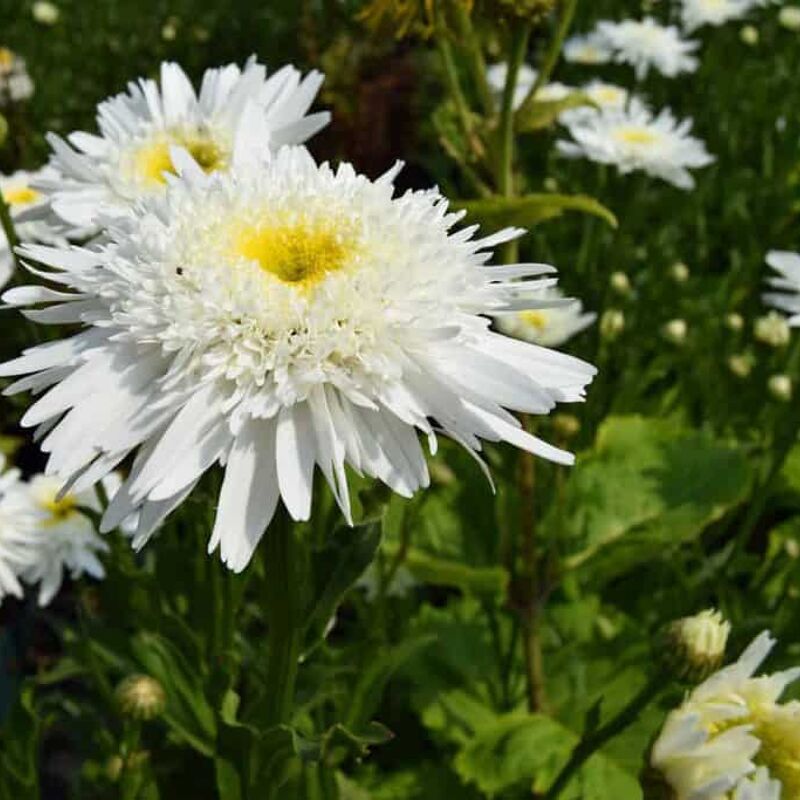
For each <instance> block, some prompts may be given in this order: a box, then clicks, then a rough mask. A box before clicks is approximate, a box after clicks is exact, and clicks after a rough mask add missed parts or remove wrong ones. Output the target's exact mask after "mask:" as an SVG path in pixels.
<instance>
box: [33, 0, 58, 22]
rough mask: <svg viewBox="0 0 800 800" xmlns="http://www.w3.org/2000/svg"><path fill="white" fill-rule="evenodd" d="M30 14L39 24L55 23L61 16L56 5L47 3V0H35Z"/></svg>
mask: <svg viewBox="0 0 800 800" xmlns="http://www.w3.org/2000/svg"><path fill="white" fill-rule="evenodd" d="M31 14H32V15H33V18H34V19H35V20H36V21H37V22H38V23H39V24H40V25H55V24H56V22H58V18H59V17H60V16H61V12H60V11H59V10H58V6H56V5H53V3H48V2H47V0H37V2H36V3H34V4H33V6H31Z"/></svg>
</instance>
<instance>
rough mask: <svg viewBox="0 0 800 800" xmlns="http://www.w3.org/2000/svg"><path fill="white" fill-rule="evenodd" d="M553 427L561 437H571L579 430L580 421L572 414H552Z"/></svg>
mask: <svg viewBox="0 0 800 800" xmlns="http://www.w3.org/2000/svg"><path fill="white" fill-rule="evenodd" d="M553 429H554V430H555V432H556V433H557V434H558V435H559V436H560V437H561V438H562V439H571V438H572V437H573V436H577V435H578V433H580V430H581V421H580V420H579V419H578V418H577V417H576V416H573V415H572V414H554V415H553Z"/></svg>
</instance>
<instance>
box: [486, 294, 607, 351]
mask: <svg viewBox="0 0 800 800" xmlns="http://www.w3.org/2000/svg"><path fill="white" fill-rule="evenodd" d="M540 297H541V299H542V300H543V301H545V303H550V304H551V307H550V308H547V307H542V308H537V309H533V310H525V311H515V312H513V313H511V314H500V315H497V316H495V322H496V323H497V327H498V329H499V330H501V331H502V332H503V333H505V334H507V335H508V336H513V337H514V338H515V339H522V340H524V341H526V342H532V343H533V344H538V345H541V346H542V347H560V346H561V345H562V344H564V343H565V342H567V341H569V340H570V339H571V338H572V337H573V336H575V334H577V333H580V332H581V331H582V330H585V329H586V328H588V327H589V326H590V325H591V324H592V323H593V322H594V321H595V319H597V314H595V313H593V312H589V313H583V303H581V301H580V300H571V299H569V300H565V298H564V295H563V294H562V293H561V291H560V290H558V289H545V290H544V291H543V292H541V294H540Z"/></svg>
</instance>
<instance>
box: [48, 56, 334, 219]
mask: <svg viewBox="0 0 800 800" xmlns="http://www.w3.org/2000/svg"><path fill="white" fill-rule="evenodd" d="M321 84H322V75H321V74H320V73H319V72H311V73H310V74H308V75H307V76H306V77H305V78H304V79H303V80H302V81H301V79H300V73H299V72H298V70H296V69H295V68H294V67H291V66H286V67H283V68H282V69H280V70H278V72H276V73H275V74H274V75H272V76H271V77H269V78H267V71H266V68H265V67H264V66H262V65H261V64H258V63H257V62H256V61H255V60H254V59H251V60H250V61H249V62H248V63H247V65H246V66H245V68H244V69H240V68H239V67H238V66H236V65H235V64H228V65H227V66H225V67H219V68H217V69H209V70H207V71H206V73H205V74H204V75H203V80H202V83H201V86H200V91H199V92H195V90H194V87H193V86H192V84H191V82H190V81H189V79H188V78H187V76H186V74H185V73H184V72H183V70H182V69H181V68H180V67H179V66H178V65H177V64H172V63H164V64H162V65H161V80H160V85H159V83H156V82H155V81H153V80H145V79H141V80H139V81H138V82H135V83H130V84H129V85H128V91H127V92H126V93H123V94H119V95H117V96H115V97H112V98H110V99H108V100H106V101H104V102H102V103H101V104H100V105H99V106H98V109H97V125H98V128H99V131H100V135H99V136H97V135H93V134H89V133H83V132H77V133H72V134H70V135H69V136H68V137H67V138H68V140H69V144H68V143H67V142H65V141H64V140H63V139H61V138H60V137H58V136H55V135H53V134H51V135H50V136H49V137H48V139H49V142H50V145H51V147H52V149H53V155H52V160H51V163H52V165H53V167H54V168H55V169H56V170H57V171H58V173H59V176H58V177H57V178H56V179H53V180H45V181H40V186H41V188H42V189H43V190H45V191H46V192H47V194H48V195H49V196H50V198H51V201H52V205H53V208H54V210H55V211H56V213H57V214H58V215H59V216H61V217H62V218H63V219H65V220H66V221H67V222H69V223H71V224H74V225H81V226H86V225H91V224H93V223H94V222H96V220H97V218H98V217H99V216H107V215H118V214H121V213H125V211H126V210H127V208H128V207H129V206H130V204H131V203H132V202H134V201H136V200H137V199H139V198H141V197H147V196H150V195H152V194H163V192H164V189H165V186H166V182H167V177H168V176H169V175H171V174H174V171H175V169H174V166H173V152H174V150H175V149H176V148H180V149H184V150H186V151H188V152H189V153H190V154H191V156H192V157H193V158H194V160H195V161H196V162H197V163H198V164H199V165H200V166H201V167H202V168H203V169H204V170H205V171H206V172H213V171H218V170H225V169H227V168H228V167H229V166H231V164H232V163H233V162H234V160H235V158H236V153H240V154H241V153H249V152H251V151H252V152H257V153H261V152H263V151H265V150H267V151H268V150H272V151H274V150H276V149H277V148H279V147H281V146H282V145H284V144H300V143H302V142H304V141H306V140H307V139H308V138H309V137H310V136H312V135H313V134H314V133H316V132H317V131H319V130H320V129H321V128H323V127H324V126H325V125H326V124H327V123H328V121H329V119H330V115H329V114H328V112H320V113H316V114H310V115H307V112H308V110H309V108H310V107H311V104H312V103H313V101H314V98H315V96H316V94H317V91H318V90H319V87H320V86H321Z"/></svg>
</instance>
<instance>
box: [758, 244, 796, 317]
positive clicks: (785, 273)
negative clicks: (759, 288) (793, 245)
mask: <svg viewBox="0 0 800 800" xmlns="http://www.w3.org/2000/svg"><path fill="white" fill-rule="evenodd" d="M767 264H769V266H770V267H772V268H773V269H774V270H775V271H776V272H778V273H779V274H780V277H778V278H768V279H767V283H769V285H770V286H772V287H773V288H774V289H779V290H780V291H777V292H767V293H766V294H764V295H763V298H764V302H765V303H768V304H769V305H771V306H774V307H775V308H777V309H780V310H781V311H783V312H785V313H787V314H788V315H789V318H788V320H787V322H788V323H789V325H790V326H791V327H793V328H796V327H800V253H792V252H791V251H788V250H772V251H771V252H769V253H768V254H767Z"/></svg>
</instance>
